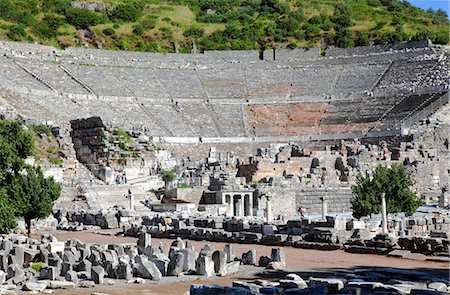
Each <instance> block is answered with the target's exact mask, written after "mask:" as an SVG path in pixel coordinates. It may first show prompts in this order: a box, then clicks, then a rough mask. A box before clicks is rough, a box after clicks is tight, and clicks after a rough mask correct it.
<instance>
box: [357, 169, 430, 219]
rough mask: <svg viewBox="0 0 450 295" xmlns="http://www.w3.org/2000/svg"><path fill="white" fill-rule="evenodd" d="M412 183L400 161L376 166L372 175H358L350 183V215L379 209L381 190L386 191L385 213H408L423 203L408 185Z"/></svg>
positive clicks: (378, 210)
mask: <svg viewBox="0 0 450 295" xmlns="http://www.w3.org/2000/svg"><path fill="white" fill-rule="evenodd" d="M412 184H413V180H412V179H411V176H410V175H409V174H408V172H407V171H406V169H405V166H403V165H402V164H393V165H392V167H391V168H388V167H385V166H381V165H380V166H378V167H377V168H376V169H375V173H374V175H373V177H371V176H370V175H369V174H368V173H367V172H366V175H365V176H364V175H362V174H360V175H358V176H357V180H356V184H355V185H353V186H352V191H353V194H355V197H354V198H353V199H352V200H351V204H352V209H353V216H354V217H356V218H360V217H362V216H366V215H369V214H371V213H379V212H380V211H381V193H385V194H386V211H387V212H388V213H395V212H405V213H406V214H407V215H411V214H412V213H414V212H415V211H416V209H417V208H418V207H419V206H420V205H422V200H421V199H420V198H418V197H417V196H416V194H415V193H414V192H412V191H411V190H410V189H409V188H410V187H411V185H412Z"/></svg>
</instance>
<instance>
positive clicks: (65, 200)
mask: <svg viewBox="0 0 450 295" xmlns="http://www.w3.org/2000/svg"><path fill="white" fill-rule="evenodd" d="M449 58H450V56H449V51H448V47H446V46H439V45H434V44H432V43H431V42H427V41H414V42H409V43H402V44H391V45H377V46H367V47H355V48H342V49H341V48H329V49H326V50H322V51H321V50H320V49H318V48H315V49H314V48H312V49H300V48H298V49H292V50H291V49H266V50H264V51H205V52H203V53H198V54H160V53H144V52H131V51H108V50H100V49H84V48H72V47H69V48H66V49H57V48H54V47H50V46H43V45H35V44H25V43H16V42H5V41H3V42H2V41H0V117H1V118H2V119H5V120H6V119H7V120H20V121H22V122H24V123H25V124H27V125H33V124H34V125H37V124H43V125H46V126H48V127H49V128H50V129H51V131H52V134H53V135H52V136H54V137H55V138H56V141H57V144H58V147H59V154H60V156H61V158H62V161H61V162H60V163H46V164H45V165H42V168H43V170H44V172H45V174H46V175H47V176H53V177H54V179H55V180H56V181H57V182H59V183H60V184H61V187H62V192H61V197H60V198H59V199H58V200H57V201H56V203H55V206H54V208H53V214H52V215H51V216H50V217H48V218H45V219H35V220H33V222H32V224H31V231H32V235H31V237H26V236H23V235H20V234H19V232H20V228H23V227H24V226H25V225H24V224H23V222H19V229H17V230H16V231H17V232H18V233H17V234H9V235H0V253H2V258H1V259H0V294H16V293H17V294H22V293H23V294H25V292H30V291H31V292H44V293H48V294H49V293H51V292H54V294H100V293H102V294H103V293H105V294H131V293H134V294H286V295H287V294H448V292H449V290H450V287H449V285H450V283H449V275H448V267H449V240H448V238H449V235H450V211H449V204H450V142H449V140H450V104H449V101H450V99H449V73H450V59H449ZM28 160H30V161H33V159H28ZM398 164H401V166H402V167H405V170H406V171H407V173H408V174H409V175H411V178H412V180H413V181H412V185H411V186H410V190H411V191H412V192H414V193H415V195H416V196H417V197H418V199H420V200H421V202H422V205H421V206H420V207H419V208H418V209H417V210H416V208H415V209H414V212H409V213H412V214H408V212H397V213H389V212H388V213H386V204H384V203H383V202H384V194H381V191H380V196H381V195H382V197H381V198H382V200H383V201H381V202H382V203H381V204H382V205H381V207H380V208H382V209H375V210H378V211H374V212H376V213H373V212H372V213H371V214H369V215H367V216H354V215H352V212H353V210H354V209H355V205H354V203H352V200H354V198H355V194H356V192H355V184H357V183H358V180H359V179H360V177H362V176H364V175H373V174H374V173H375V171H376V169H377V167H398V166H396V165H398ZM368 178H369V176H368ZM392 181H393V182H394V181H395V180H394V179H392ZM386 198H388V196H387V197H386ZM387 200H388V199H387ZM390 202H391V201H389V200H388V202H387V207H388V208H390V206H393V205H392V204H391V203H390ZM398 202H400V200H399V201H398ZM352 204H353V205H352ZM383 204H384V205H383ZM377 208H378V207H377ZM356 217H358V218H356ZM37 263H40V264H39V265H40V267H39V269H38V270H36V267H34V266H35V265H37ZM53 290H54V291H53Z"/></svg>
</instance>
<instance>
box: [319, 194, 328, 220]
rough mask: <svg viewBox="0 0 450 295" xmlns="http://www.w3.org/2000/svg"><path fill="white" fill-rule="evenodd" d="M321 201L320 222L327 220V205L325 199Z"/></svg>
mask: <svg viewBox="0 0 450 295" xmlns="http://www.w3.org/2000/svg"><path fill="white" fill-rule="evenodd" d="M320 199H321V200H322V220H327V215H328V203H327V199H326V198H325V197H322V198H320Z"/></svg>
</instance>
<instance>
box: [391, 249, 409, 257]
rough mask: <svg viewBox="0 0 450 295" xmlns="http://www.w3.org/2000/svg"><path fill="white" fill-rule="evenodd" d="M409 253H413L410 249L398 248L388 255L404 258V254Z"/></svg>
mask: <svg viewBox="0 0 450 295" xmlns="http://www.w3.org/2000/svg"><path fill="white" fill-rule="evenodd" d="M409 253H411V251H409V250H400V249H396V250H393V251H391V252H389V253H388V256H393V257H400V258H403V256H405V255H406V254H409Z"/></svg>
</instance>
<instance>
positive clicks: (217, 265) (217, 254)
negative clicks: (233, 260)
mask: <svg viewBox="0 0 450 295" xmlns="http://www.w3.org/2000/svg"><path fill="white" fill-rule="evenodd" d="M212 260H213V261H214V272H215V273H220V274H222V273H223V272H224V271H225V265H226V263H227V257H226V255H225V252H222V251H220V250H216V251H214V253H213V255H212Z"/></svg>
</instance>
